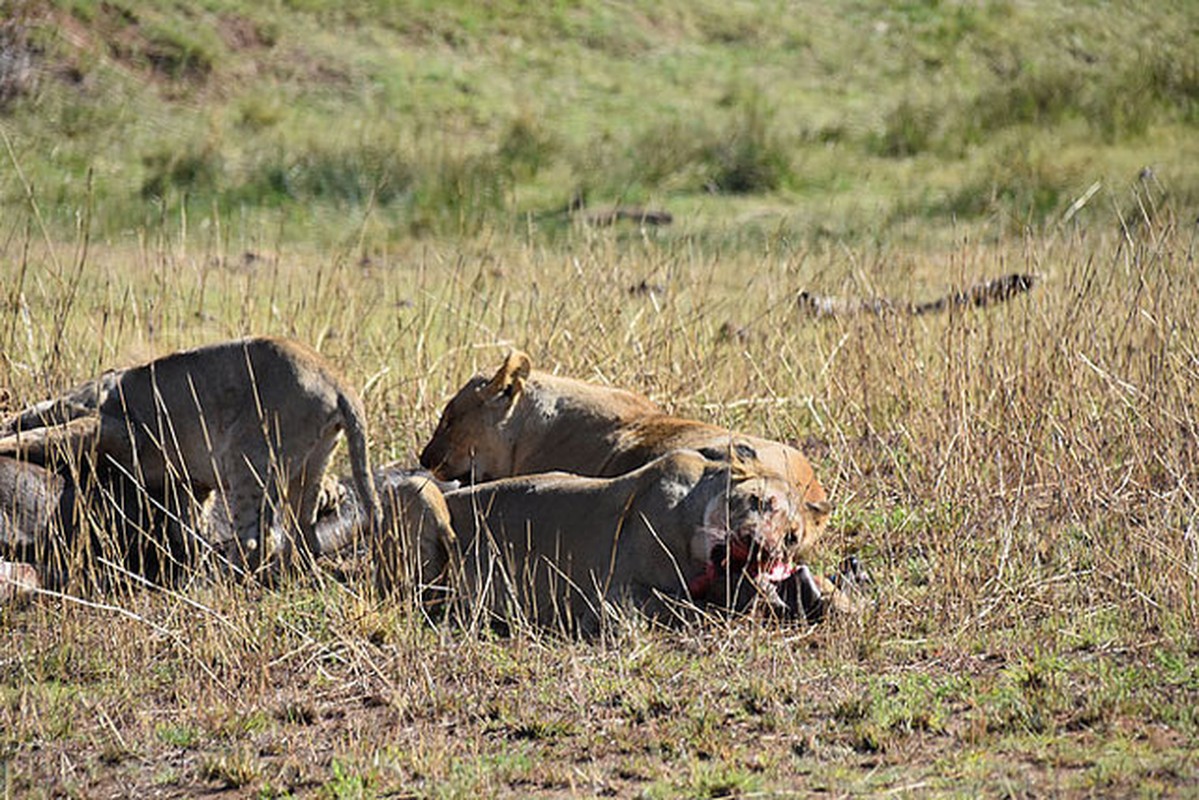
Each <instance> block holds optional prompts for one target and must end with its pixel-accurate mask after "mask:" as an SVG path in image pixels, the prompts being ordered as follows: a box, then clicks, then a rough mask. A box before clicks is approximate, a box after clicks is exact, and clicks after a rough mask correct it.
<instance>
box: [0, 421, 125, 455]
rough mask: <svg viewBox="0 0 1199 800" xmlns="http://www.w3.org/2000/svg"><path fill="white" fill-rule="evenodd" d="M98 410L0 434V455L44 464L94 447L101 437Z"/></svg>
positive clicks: (98, 443)
mask: <svg viewBox="0 0 1199 800" xmlns="http://www.w3.org/2000/svg"><path fill="white" fill-rule="evenodd" d="M101 428H102V426H101V420H100V415H99V414H92V415H91V416H87V417H79V418H77V419H73V420H71V421H69V422H65V423H62V424H58V425H50V426H47V427H41V428H30V429H27V430H18V431H17V432H15V433H11V434H9V435H7V436H4V437H3V438H0V456H8V457H10V458H19V459H21V460H22V461H32V462H34V463H35V464H40V465H42V466H45V465H47V464H50V463H52V462H54V461H56V460H58V459H60V458H62V457H64V456H66V455H70V456H74V457H78V456H79V455H81V454H83V453H88V452H91V451H92V450H93V449H94V448H97V447H98V446H99V445H100V443H101V439H102V435H101Z"/></svg>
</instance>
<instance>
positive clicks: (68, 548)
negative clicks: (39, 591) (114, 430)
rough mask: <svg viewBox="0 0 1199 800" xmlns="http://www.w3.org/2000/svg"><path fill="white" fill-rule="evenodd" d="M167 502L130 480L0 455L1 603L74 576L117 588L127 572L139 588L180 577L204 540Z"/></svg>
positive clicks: (63, 583) (59, 585) (57, 587)
mask: <svg viewBox="0 0 1199 800" xmlns="http://www.w3.org/2000/svg"><path fill="white" fill-rule="evenodd" d="M167 502H168V501H166V499H165V498H151V497H150V496H148V495H147V494H146V492H145V490H144V489H143V488H142V487H140V486H138V485H137V484H136V483H134V482H133V481H131V480H129V479H127V478H124V477H122V476H118V475H109V476H107V477H105V478H104V479H99V478H98V477H97V476H95V475H89V474H87V473H86V472H76V473H74V474H70V473H68V472H66V471H63V472H59V471H56V470H51V469H47V468H45V467H42V466H39V465H37V464H32V463H30V462H27V461H20V460H18V459H14V458H8V457H0V559H4V560H0V603H3V602H6V601H9V600H12V599H14V597H16V596H17V595H19V594H21V593H23V592H24V591H28V590H30V589H35V588H45V589H49V590H54V591H57V590H61V589H63V588H65V587H66V586H67V584H68V582H69V581H71V580H72V579H74V580H76V581H86V582H88V583H89V584H92V585H99V584H106V585H110V586H111V585H113V584H114V583H116V582H119V581H121V580H122V578H121V573H122V572H128V573H132V574H133V575H135V576H137V577H136V578H134V582H135V583H140V582H142V581H143V580H145V581H151V582H155V583H167V582H170V581H171V580H173V579H175V578H177V577H179V576H180V575H181V574H182V573H183V571H184V570H186V569H188V568H190V567H191V566H192V565H193V564H194V563H195V559H194V556H195V555H196V553H197V550H198V548H203V547H204V543H203V542H201V541H199V540H198V539H197V538H196V533H195V530H194V529H193V528H192V527H191V526H190V520H191V519H192V516H191V514H189V513H186V512H185V513H182V514H181V513H179V511H178V510H177V509H176V510H174V511H172V510H171V509H169V508H168V507H167ZM6 578H7V579H6Z"/></svg>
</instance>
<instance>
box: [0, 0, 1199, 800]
mask: <svg viewBox="0 0 1199 800" xmlns="http://www.w3.org/2000/svg"><path fill="white" fill-rule="evenodd" d="M3 8H4V10H5V11H6V12H7V11H10V10H11V11H12V13H11V15H9V16H7V17H4V18H5V19H7V20H10V22H9V24H8V26H7V27H4V28H0V46H3V47H5V48H9V49H10V50H11V51H12V52H16V53H19V54H20V53H24V54H26V55H28V56H29V58H30V60H31V61H30V63H32V64H34V65H36V67H37V69H36V70H33V71H32V72H27V71H21V70H16V69H10V71H8V72H3V71H0V104H3V114H2V115H0V131H3V134H4V137H5V140H6V144H5V147H4V152H3V153H2V154H0V155H2V157H3V160H4V164H5V168H4V169H0V203H2V204H3V205H2V208H3V211H2V213H0V412H5V411H8V410H10V409H13V408H17V407H20V406H22V405H24V404H26V403H29V402H33V401H35V400H38V399H41V398H44V397H47V396H49V395H51V394H52V393H54V392H57V391H59V390H61V389H62V388H64V387H65V386H68V385H70V384H72V383H75V382H77V381H79V380H81V379H83V378H85V377H88V376H91V375H94V374H96V373H98V372H99V371H100V370H102V369H104V368H106V367H111V366H116V365H122V364H128V363H131V362H134V361H137V360H140V359H146V358H151V357H154V356H157V355H161V354H164V353H167V352H170V351H172V350H174V349H176V348H180V347H187V346H194V345H196V344H199V343H203V342H210V341H214V340H216V339H220V338H225V337H232V336H238V335H243V334H247V333H258V334H279V335H289V336H295V337H297V338H300V339H302V340H304V341H306V342H309V343H311V344H312V345H314V346H316V347H317V348H318V349H319V350H320V351H321V352H322V353H324V354H325V355H326V356H328V357H329V358H330V359H331V360H333V361H334V362H335V363H336V364H338V366H339V367H340V368H341V369H342V370H343V371H344V372H345V374H346V375H347V377H348V378H349V380H350V381H351V383H352V384H354V385H356V386H358V387H365V399H366V404H367V408H368V414H369V422H370V432H371V450H372V457H373V458H374V459H375V461H376V462H378V463H383V462H386V461H390V460H393V459H398V460H401V461H403V462H406V463H412V462H413V461H414V460H415V453H417V452H418V450H419V448H420V446H421V445H422V444H423V443H424V441H425V440H426V439H427V438H428V436H429V435H430V432H431V431H432V429H433V427H434V425H435V423H436V419H437V414H438V412H439V410H440V408H441V406H442V404H443V403H444V401H445V399H446V398H447V397H448V396H449V395H450V394H452V392H453V391H454V390H455V389H456V388H457V387H458V386H459V385H460V384H461V383H462V382H463V381H464V380H465V379H466V378H467V377H468V376H469V375H471V374H473V373H474V372H476V371H479V370H484V369H494V367H495V365H496V364H497V363H498V362H499V360H500V358H501V357H502V354H503V353H504V352H505V351H506V350H507V349H508V348H510V347H520V348H522V349H524V350H526V351H527V352H529V353H530V354H531V355H532V357H533V359H534V361H535V363H536V365H537V366H538V367H540V368H545V369H551V370H556V371H558V372H559V373H561V374H569V375H575V376H579V377H583V378H588V379H591V380H596V381H599V382H602V383H607V384H611V385H617V386H625V387H628V388H632V389H635V390H637V391H640V392H642V393H645V394H647V395H649V396H651V397H652V398H653V399H654V400H656V401H658V402H659V403H661V404H662V405H663V406H665V407H667V408H669V409H671V410H672V411H675V412H677V413H679V414H683V415H687V416H692V417H697V418H701V419H705V420H710V421H713V422H716V423H720V424H724V425H729V426H732V427H735V428H737V429H739V430H745V431H750V432H753V433H757V434H760V435H764V436H769V437H772V438H776V439H781V440H786V441H794V442H797V443H799V444H801V445H802V446H803V447H804V448H805V449H806V450H807V452H808V453H809V455H810V457H811V458H812V459H813V461H814V463H815V464H816V467H817V469H818V472H819V474H820V476H821V479H822V481H823V483H824V484H825V486H826V487H827V488H828V490H829V492H830V496H831V497H832V499H833V500H834V501H835V503H836V510H835V513H834V516H833V523H832V526H831V530H830V534H829V536H828V539H827V540H826V542H825V543H824V545H823V547H822V548H821V550H820V552H819V553H817V554H816V555H815V557H814V558H815V562H814V566H816V567H818V568H831V567H832V566H833V565H835V564H836V563H837V562H838V561H839V559H840V558H841V557H842V556H843V555H845V554H846V553H850V552H852V553H856V554H858V555H859V557H860V558H861V559H862V560H863V562H864V563H865V565H866V567H867V569H869V570H870V572H871V573H872V574H873V576H874V579H875V589H874V592H875V595H874V599H875V603H874V605H873V606H872V607H871V608H870V609H868V610H867V611H866V612H865V613H864V614H863V615H862V617H861V618H860V619H849V620H832V621H830V622H829V623H828V624H826V625H823V626H821V627H819V628H816V629H813V630H809V629H806V628H800V627H797V626H789V625H782V626H780V625H764V624H762V623H761V622H760V621H757V620H732V621H713V622H711V623H710V624H708V625H704V626H697V627H693V628H686V629H682V630H676V631H660V630H653V629H650V628H649V627H647V626H646V625H645V624H644V623H641V622H637V621H632V622H629V623H628V624H626V625H623V626H620V627H618V628H617V629H616V630H614V631H613V632H612V633H611V635H610V636H608V637H606V638H604V639H601V640H599V641H595V642H575V641H564V640H562V639H560V638H557V637H554V636H552V635H548V634H546V633H543V632H538V631H533V630H526V629H521V630H519V631H517V632H516V633H515V634H514V635H512V636H510V637H506V638H505V637H498V636H496V635H493V634H491V633H489V632H484V631H477V630H470V629H467V630H463V629H456V628H451V627H445V626H432V625H429V624H426V623H425V622H424V621H423V620H422V619H421V618H420V617H419V615H417V614H414V613H412V610H411V609H409V608H407V607H404V606H402V605H401V606H398V607H397V606H389V605H380V604H377V603H376V602H375V601H374V600H373V599H372V597H371V595H370V592H369V590H368V584H369V581H368V580H367V577H366V573H365V568H364V565H362V564H358V563H353V562H352V563H350V564H349V565H346V569H347V571H348V579H347V580H346V581H345V582H344V583H340V582H338V581H335V580H332V579H331V577H330V576H329V575H328V574H326V573H324V572H319V573H314V574H312V575H311V576H307V575H306V576H304V577H302V578H300V579H297V580H295V581H292V582H289V583H286V584H285V585H282V586H279V587H274V588H266V587H261V586H253V585H251V586H241V585H232V584H226V583H222V582H219V581H218V582H211V583H210V582H200V583H197V584H196V585H193V586H189V587H185V588H182V589H181V590H180V591H179V592H178V593H171V592H164V591H148V590H135V591H128V590H123V589H118V590H113V591H111V592H97V591H88V592H85V593H84V598H85V599H86V600H88V601H89V602H93V603H94V604H95V605H91V606H88V605H81V604H79V603H75V602H71V601H69V600H65V599H53V598H40V599H36V600H34V601H33V602H32V603H31V604H30V605H28V606H26V607H22V608H5V609H0V640H2V641H3V647H0V652H3V653H4V654H5V655H4V656H3V657H0V787H4V789H3V790H4V793H5V794H6V795H12V796H33V797H38V796H52V795H55V796H57V795H62V794H75V795H89V796H90V795H105V794H120V793H129V792H142V793H149V792H152V791H159V792H163V793H166V794H173V795H195V794H205V793H212V792H229V793H235V794H252V795H257V796H261V797H286V796H302V795H303V796H311V795H317V796H323V797H360V796H365V797H370V796H388V795H397V794H398V795H401V796H417V797H477V796H484V795H488V796H489V795H499V796H563V795H594V794H603V793H606V794H611V795H615V796H646V797H681V796H687V797H694V796H708V797H719V796H730V795H733V796H738V795H741V796H744V795H753V794H755V793H762V794H786V793H794V794H810V793H816V792H830V793H837V794H883V793H897V794H898V793H905V792H907V793H913V794H933V795H937V794H947V795H961V794H980V795H984V796H997V795H1002V794H1005V793H1008V794H1012V793H1017V792H1026V791H1028V790H1029V787H1032V791H1033V792H1034V793H1037V794H1052V793H1062V794H1068V795H1093V794H1115V795H1122V794H1130V793H1136V792H1141V793H1144V794H1161V795H1177V794H1184V795H1185V794H1186V793H1187V792H1193V791H1194V789H1193V787H1194V785H1195V783H1196V781H1197V780H1199V762H1196V759H1195V756H1194V753H1195V751H1196V747H1197V745H1199V716H1197V715H1196V712H1195V709H1196V708H1197V707H1199V671H1197V670H1196V667H1195V664H1196V661H1197V659H1199V639H1197V637H1196V633H1195V631H1196V630H1199V601H1197V599H1196V598H1197V597H1199V551H1196V548H1195V536H1194V528H1195V519H1196V514H1197V511H1196V504H1195V500H1194V497H1193V494H1194V493H1193V489H1192V486H1191V484H1192V483H1193V476H1194V475H1195V474H1197V472H1199V464H1197V463H1196V458H1197V453H1199V451H1197V450H1196V448H1195V441H1196V437H1197V436H1199V428H1197V425H1199V423H1197V420H1199V411H1197V409H1196V405H1195V399H1194V392H1193V385H1194V377H1195V376H1194V360H1195V353H1196V351H1197V349H1199V347H1197V345H1196V341H1195V331H1194V324H1193V320H1194V319H1196V317H1197V316H1199V308H1196V305H1197V298H1199V286H1196V278H1195V273H1194V270H1193V268H1192V261H1193V251H1194V245H1195V241H1194V237H1193V226H1192V223H1193V221H1194V216H1195V205H1196V199H1197V198H1199V188H1197V187H1199V182H1197V181H1199V173H1197V172H1196V171H1195V167H1194V165H1195V164H1199V152H1197V148H1199V144H1197V143H1196V140H1195V137H1194V136H1193V134H1192V133H1191V128H1192V127H1193V125H1194V123H1195V114H1196V107H1195V97H1196V94H1195V93H1196V89H1195V83H1196V80H1195V78H1196V62H1195V56H1194V55H1193V53H1191V50H1193V47H1191V46H1190V44H1191V42H1193V41H1194V40H1195V38H1196V36H1195V34H1196V33H1197V32H1199V31H1197V26H1199V22H1197V20H1196V14H1195V12H1194V10H1193V9H1192V7H1191V5H1190V4H1187V3H1183V2H1178V3H1159V4H1155V5H1153V6H1152V7H1145V6H1143V5H1135V4H1122V3H1109V4H1102V5H1094V4H1082V3H1076V4H1070V5H1067V6H1060V5H1052V4H1043V3H995V4H989V5H987V6H985V7H976V6H974V5H971V4H959V3H949V2H940V3H935V2H929V3H915V2H913V3H903V4H898V5H896V4H884V3H874V2H865V3H857V4H852V5H849V6H837V7H828V8H826V7H824V6H821V5H818V4H812V5H808V4H804V5H803V6H800V7H798V8H796V7H792V6H784V5H782V4H772V3H754V4H727V3H725V4H716V3H706V2H701V3H688V4H682V3H670V2H667V3H665V4H663V3H659V4H656V5H654V6H653V7H642V6H633V5H629V4H612V3H598V2H588V1H587V0H583V2H578V3H573V4H562V3H555V4H542V5H539V6H530V7H527V8H526V7H525V5H523V4H520V5H518V4H511V3H499V4H490V5H479V4H474V3H454V4H433V3H369V2H360V3H350V4H332V3H325V2H321V1H320V0H308V2H288V3H283V4H278V5H276V6H272V7H271V8H269V9H266V8H265V7H261V6H260V5H257V4H249V3H239V2H234V1H233V0H207V2H205V3H201V4H183V3H166V2H163V3H153V4H148V3H137V4H134V3H113V2H108V3H98V2H89V1H88V0H76V1H75V2H73V3H61V4H51V3H47V2H23V3H10V4H8V5H7V6H4V7H3ZM8 63H16V62H8ZM10 148H11V149H10ZM1146 165H1148V166H1151V167H1152V173H1145V174H1144V176H1143V177H1138V175H1139V173H1140V170H1141V168H1142V167H1144V166H1146ZM18 168H19V170H20V172H19V173H18V171H17V170H18ZM22 176H23V177H22ZM1096 183H1098V184H1099V187H1098V189H1096V190H1095V191H1094V192H1093V193H1089V192H1090V189H1091V187H1092V186H1094V185H1095V184H1096ZM579 190H583V191H585V192H586V193H587V196H588V198H589V199H590V201H591V202H592V203H593V204H594V205H595V206H597V207H599V206H605V205H608V204H614V203H644V204H647V205H652V206H662V207H665V208H667V209H669V210H670V211H672V212H673V213H674V215H675V223H674V224H673V225H672V226H670V228H668V229H647V230H644V231H642V230H639V229H637V228H636V227H625V228H619V227H618V228H612V229H594V228H586V227H582V226H579V225H574V224H571V223H570V222H569V221H568V220H567V219H565V218H564V216H563V215H561V214H559V213H557V212H558V210H560V209H561V208H563V207H565V205H566V204H567V202H568V201H569V200H570V198H571V197H572V196H573V195H574V194H575V193H576V192H577V191H579ZM1081 198H1086V200H1085V202H1079V203H1077V204H1076V201H1080V199H1081ZM43 224H44V225H45V229H44V230H43ZM1013 271H1035V272H1038V273H1039V274H1041V275H1042V276H1043V280H1042V281H1041V283H1040V284H1039V285H1038V286H1037V287H1036V289H1035V290H1034V292H1033V293H1032V294H1031V295H1030V296H1029V297H1027V298H1022V299H1019V300H1016V301H1014V302H1012V303H1010V304H1008V305H1004V306H1000V307H995V308H990V309H986V310H985V311H982V312H976V313H969V314H966V313H963V314H948V315H944V316H928V317H921V318H915V319H914V318H909V317H903V316H894V317H880V318H874V317H848V318H841V319H832V320H816V319H811V318H808V317H805V316H803V315H802V314H801V313H800V311H799V310H798V309H797V307H796V304H795V297H796V295H797V293H798V292H799V291H800V290H802V289H805V288H807V289H812V290H815V291H818V292H821V293H844V294H852V295H859V296H874V295H885V296H889V297H894V298H896V299H899V300H903V301H906V300H916V301H921V300H928V299H931V298H933V297H935V296H937V295H939V294H943V293H944V292H946V291H947V290H948V289H949V288H950V287H953V286H962V285H966V284H968V283H970V282H972V281H974V280H976V279H979V278H983V277H992V276H996V275H1000V274H1004V273H1008V272H1013ZM642 283H644V285H645V286H647V287H654V291H652V292H637V291H630V290H631V289H634V288H635V287H638V286H640V285H642ZM339 466H342V465H340V464H339ZM184 600H186V601H187V602H184ZM64 765H69V767H68V766H64Z"/></svg>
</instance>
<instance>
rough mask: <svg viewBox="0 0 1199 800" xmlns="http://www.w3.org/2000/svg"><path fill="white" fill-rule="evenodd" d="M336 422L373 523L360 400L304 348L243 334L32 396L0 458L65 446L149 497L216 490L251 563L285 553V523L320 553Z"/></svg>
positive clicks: (38, 454) (54, 453) (50, 452)
mask: <svg viewBox="0 0 1199 800" xmlns="http://www.w3.org/2000/svg"><path fill="white" fill-rule="evenodd" d="M342 429H344V430H345V432H346V439H347V441H348V443H349V448H350V463H351V467H352V469H353V475H354V480H355V482H356V484H357V488H358V491H359V494H360V495H361V497H363V498H364V503H365V505H366V507H367V509H368V511H369V518H370V519H372V520H377V519H378V516H379V510H378V509H379V506H378V498H377V495H376V492H375V487H374V483H373V480H372V476H371V470H370V460H369V456H368V454H367V447H366V422H365V418H364V414H363V409H362V401H361V400H360V399H359V398H358V396H357V394H356V393H355V392H354V391H353V390H352V389H350V388H349V387H348V386H347V385H346V384H345V382H344V381H343V380H342V379H341V378H340V377H339V376H338V375H337V373H336V372H335V371H334V369H333V367H332V366H331V365H330V364H328V363H327V362H326V361H325V360H324V359H323V358H322V357H321V356H320V355H318V354H317V353H316V352H315V351H313V350H311V349H309V348H308V347H305V346H304V345H302V344H300V343H298V342H294V341H290V340H285V339H270V338H250V339H242V340H238V341H231V342H224V343H220V344H214V345H209V346H207V347H200V348H197V349H194V350H186V351H182V352H179V353H175V354H173V355H169V356H166V357H164V358H160V359H158V360H156V361H151V362H149V363H147V364H143V365H141V366H137V367H132V368H129V369H121V370H114V371H111V372H106V373H104V374H103V375H101V376H100V377H99V378H98V379H96V380H93V381H89V382H88V383H85V384H83V385H82V386H79V387H77V388H75V389H72V390H71V391H69V392H67V393H66V394H65V395H63V396H61V397H58V398H54V399H52V400H47V401H45V402H42V403H38V404H37V405H35V406H32V407H31V408H28V409H26V410H25V411H23V412H20V413H18V414H16V415H15V416H13V417H12V418H10V419H9V420H7V421H6V422H5V423H4V424H3V425H2V426H0V437H2V438H0V456H2V455H16V456H19V457H22V458H27V459H29V460H32V461H34V462H36V463H39V464H52V463H53V462H54V461H55V459H58V458H60V457H61V454H62V453H64V452H67V453H76V454H78V453H83V454H94V456H95V457H94V459H93V460H92V463H93V464H94V467H95V469H96V471H97V472H100V473H104V472H106V471H109V472H114V473H120V474H126V475H129V476H133V477H135V478H136V479H137V480H138V481H140V482H141V483H142V484H143V485H144V486H145V487H146V488H147V490H149V491H150V493H151V494H153V495H158V494H161V493H164V492H169V491H171V486H172V485H175V486H177V487H178V486H181V487H185V488H187V489H189V490H190V491H191V492H192V493H193V494H194V496H195V498H196V499H198V500H199V499H203V498H204V497H205V496H206V495H207V494H209V493H210V492H216V493H217V494H216V502H217V504H218V508H219V510H220V512H221V513H222V514H223V515H224V516H225V517H226V518H227V520H228V522H229V523H230V524H231V526H232V528H233V530H234V531H235V532H236V534H235V538H236V541H237V546H236V548H235V551H234V552H233V553H232V555H233V556H234V558H235V560H237V561H241V562H243V563H244V564H245V566H247V567H248V568H249V569H250V570H255V569H257V568H259V567H260V566H261V565H264V564H266V563H268V558H269V559H276V558H278V559H279V560H284V561H285V560H288V559H289V558H290V557H291V555H292V553H293V548H292V545H291V541H290V536H289V535H288V534H287V531H288V530H290V529H294V528H299V530H300V532H301V534H302V542H303V544H304V545H305V546H306V547H307V549H308V550H309V551H310V552H313V553H316V552H318V551H319V544H318V542H317V541H316V539H315V532H314V528H313V523H314V521H315V518H316V512H317V506H318V495H319V492H320V484H321V477H322V475H323V474H324V471H325V466H326V464H327V462H328V461H329V457H330V454H331V453H332V451H333V446H334V443H335V438H336V436H337V432H338V431H339V430H342ZM264 534H266V537H265V541H264Z"/></svg>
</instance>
